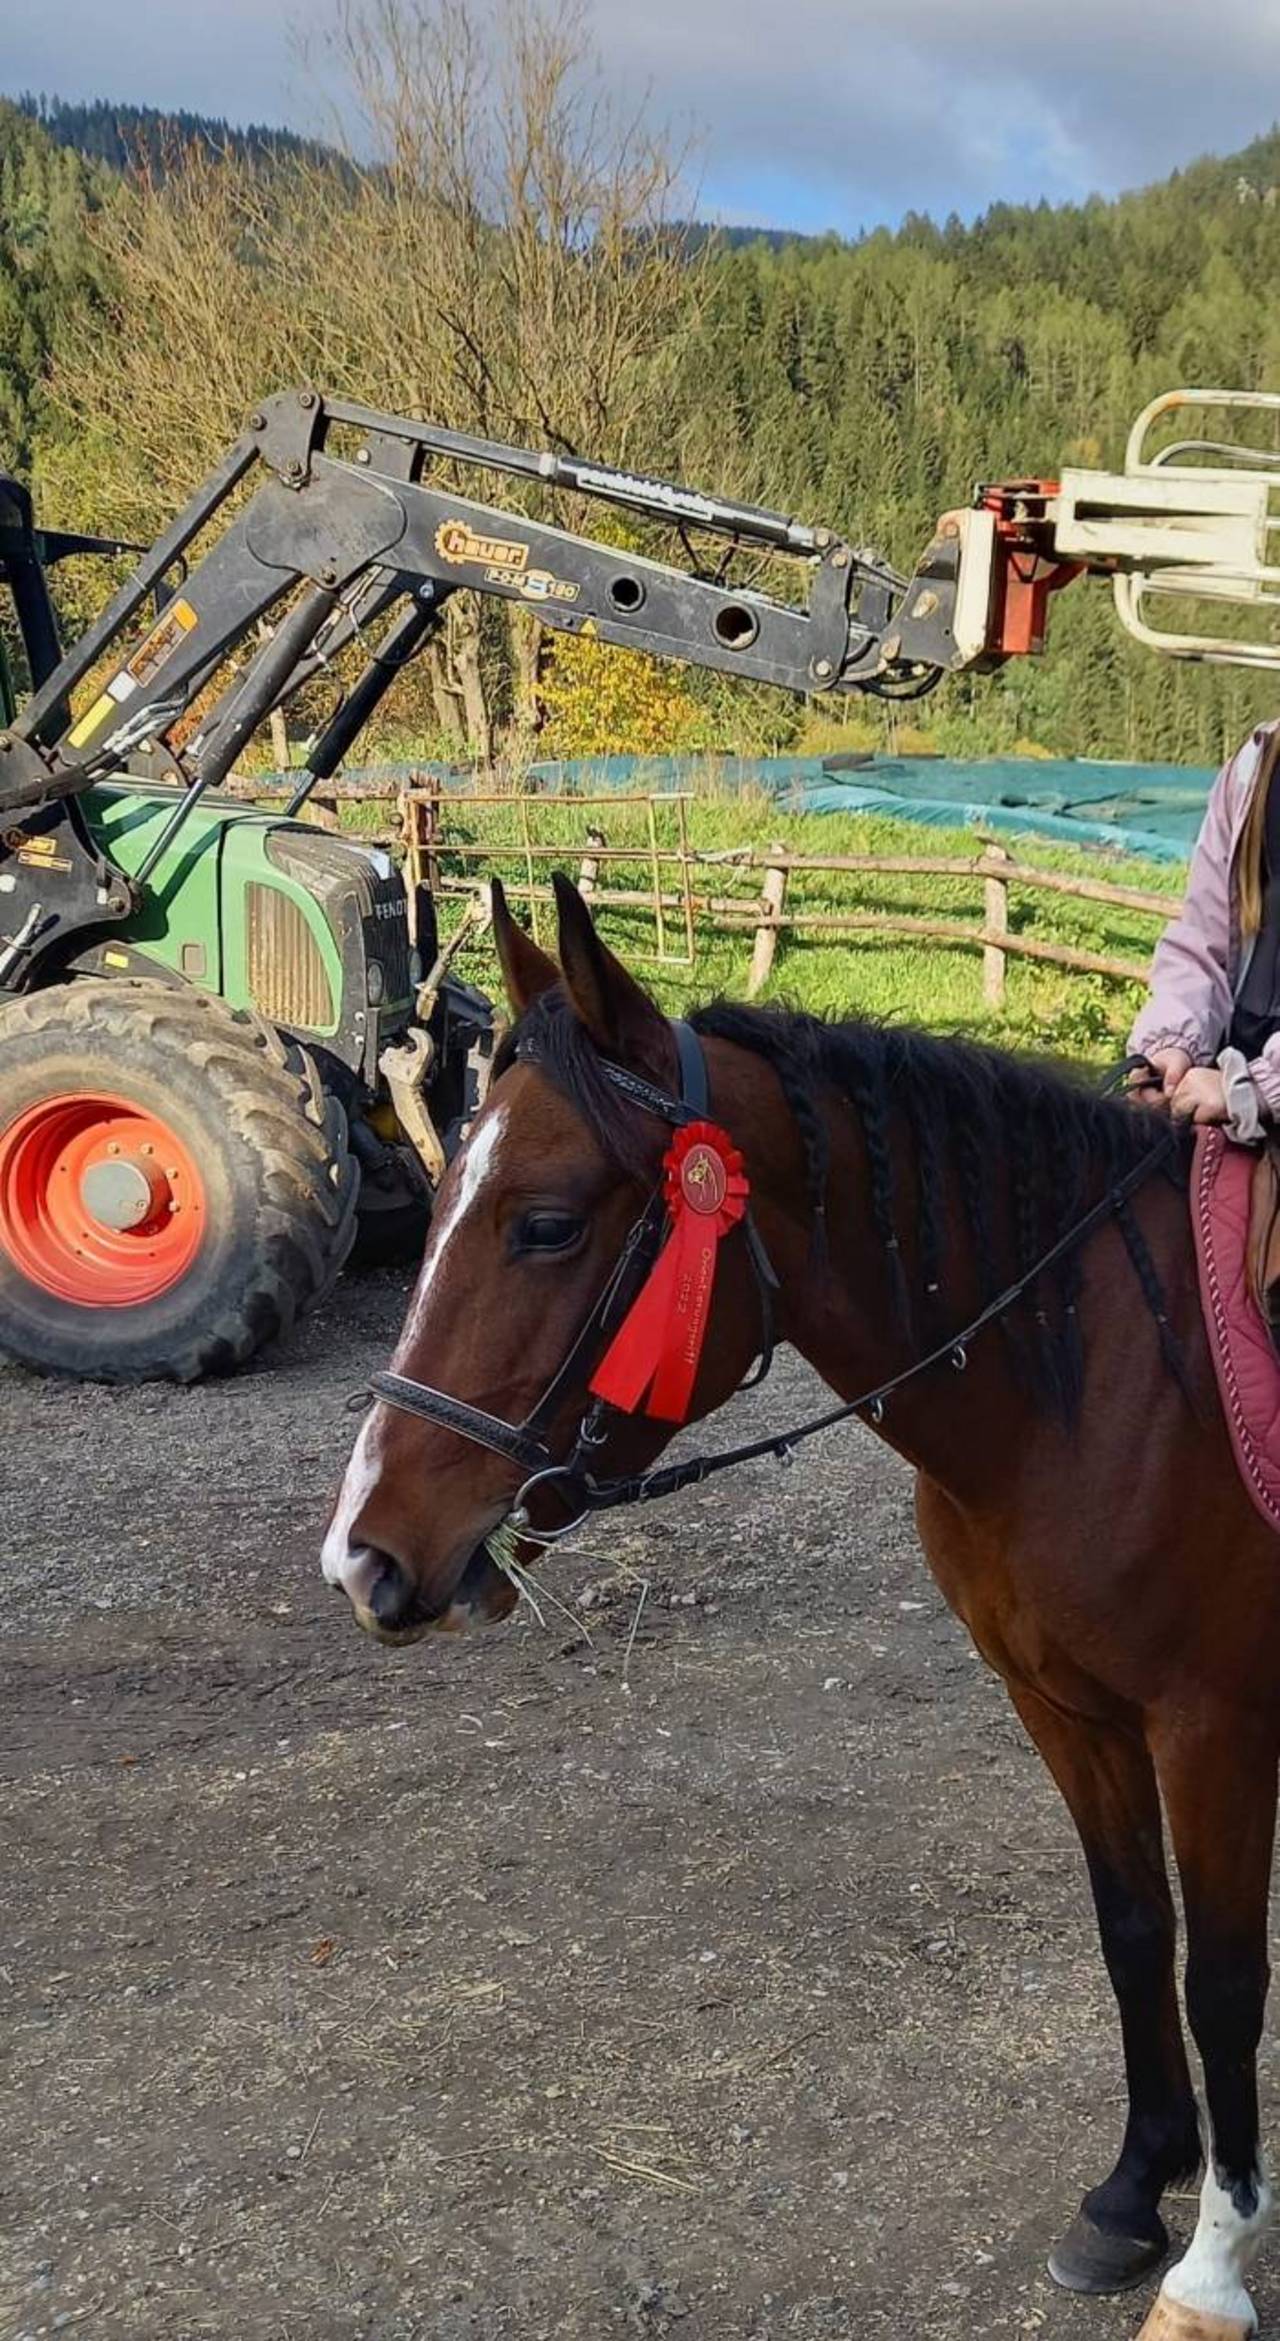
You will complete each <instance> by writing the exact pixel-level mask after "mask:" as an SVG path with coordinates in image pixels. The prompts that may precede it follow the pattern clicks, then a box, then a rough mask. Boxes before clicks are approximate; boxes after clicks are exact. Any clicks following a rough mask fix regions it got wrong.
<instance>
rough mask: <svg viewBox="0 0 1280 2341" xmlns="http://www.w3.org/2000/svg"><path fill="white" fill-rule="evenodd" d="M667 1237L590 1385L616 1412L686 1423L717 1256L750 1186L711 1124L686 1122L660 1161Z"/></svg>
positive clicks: (732, 1149) (731, 1148) (728, 1142)
mask: <svg viewBox="0 0 1280 2341" xmlns="http://www.w3.org/2000/svg"><path fill="white" fill-rule="evenodd" d="M662 1172H663V1198H664V1200H665V1203H666V1207H667V1216H668V1219H669V1221H670V1228H669V1232H668V1235H667V1240H666V1242H665V1244H664V1245H663V1247H662V1250H661V1251H660V1253H659V1254H658V1257H657V1259H656V1261H655V1262H654V1265H653V1267H652V1269H651V1270H650V1272H649V1275H648V1277H647V1279H646V1281H645V1283H644V1285H643V1286H642V1288H641V1290H640V1292H639V1293H638V1295H637V1297H636V1299H635V1301H634V1302H633V1303H632V1306H631V1308H630V1309H629V1310H628V1312H627V1314H626V1316H625V1317H624V1319H623V1321H622V1323H621V1325H620V1326H619V1328H618V1330H617V1332H616V1334H615V1335H614V1338H613V1340H612V1342H611V1343H610V1345H609V1348H608V1349H607V1351H606V1352H605V1355H604V1357H603V1358H602V1359H601V1361H600V1364H599V1366H598V1367H597V1369H596V1372H595V1374H594V1375H593V1377H592V1381H591V1391H592V1395H593V1396H594V1397H596V1398H603V1399H604V1400H605V1401H606V1403H607V1404H608V1405H610V1406H616V1407H617V1408H618V1409H619V1411H620V1412H621V1413H623V1414H634V1413H635V1412H636V1411H637V1409H638V1408H639V1407H640V1406H641V1405H642V1404H643V1406H644V1411H645V1413H646V1414H649V1415H652V1416H654V1417H655V1419H656V1420H657V1421H659V1422H684V1421H685V1420H686V1418H687V1416H688V1412H689V1403H690V1400H691V1398H692V1396H693V1385H694V1383H695V1381H696V1380H697V1374H698V1363H699V1360H700V1358H701V1356H702V1344H703V1341H704V1340H705V1338H706V1331H707V1322H708V1319H709V1317H710V1314H711V1301H712V1296H713V1293H714V1290H715V1275H716V1254H717V1251H718V1248H719V1246H720V1243H721V1241H722V1240H723V1238H724V1237H725V1236H727V1235H728V1233H729V1231H730V1229H731V1228H734V1227H736V1226H737V1225H738V1223H739V1221H740V1220H741V1219H742V1218H743V1217H744V1215H745V1213H746V1208H747V1198H748V1196H749V1194H750V1191H751V1190H750V1187H749V1185H748V1182H747V1174H746V1170H745V1167H744V1165H743V1160H742V1156H741V1154H740V1153H739V1152H738V1149H737V1147H736V1146H735V1145H734V1143H733V1140H732V1138H731V1137H730V1136H729V1133H728V1131H727V1130H722V1129H720V1128H719V1127H718V1125H717V1124H716V1123H715V1122H690V1123H689V1124H688V1125H687V1127H686V1128H685V1129H683V1130H679V1131H677V1133H676V1136H675V1138H674V1139H673V1140H672V1142H671V1145H670V1146H669V1147H668V1149H667V1152H666V1154H665V1155H664V1157H663V1163H662Z"/></svg>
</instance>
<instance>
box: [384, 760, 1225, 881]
mask: <svg viewBox="0 0 1280 2341" xmlns="http://www.w3.org/2000/svg"><path fill="white" fill-rule="evenodd" d="M709 767H710V768H711V769H712V770H714V772H715V775H716V778H717V780H718V781H719V783H720V784H721V786H722V787H726V788H731V789H733V788H740V789H764V790H766V791H767V792H768V793H769V794H770V795H771V796H774V797H776V798H777V799H778V802H779V804H780V805H781V806H782V807H783V808H784V809H785V810H786V811H788V812H796V813H884V814H888V815H891V816H893V818H895V819H897V820H901V821H921V822H925V823H927V824H930V825H931V826H932V827H934V828H965V827H979V828H984V829H997V830H1004V831H1009V832H1014V833H1016V832H1019V831H1021V832H1022V833H1023V834H1026V833H1032V834H1034V835H1036V836H1040V837H1052V838H1056V839H1059V840H1060V841H1062V842H1063V843H1065V844H1069V845H1100V846H1112V847H1115V848H1117V849H1119V850H1120V851H1122V852H1124V853H1133V854H1145V855H1148V856H1151V857H1152V858H1154V859H1155V860H1158V861H1174V862H1180V861H1185V860H1186V859H1187V857H1188V855H1189V854H1190V852H1191V848H1192V846H1193V844H1194V842H1195V836H1196V831H1197V829H1198V828H1199V826H1200V820H1201V816H1202V814H1203V812H1204V807H1205V799H1206V798H1207V796H1208V794H1209V789H1210V785H1211V783H1212V781H1213V773H1212V772H1211V771H1208V770H1204V771H1202V770H1199V769H1195V768H1192V767H1190V766H1186V765H1178V764H1103V763H1084V762H1081V763H1075V762H1070V761H1067V760H1062V761H1053V762H1048V761H1043V760H1040V759H1037V758H1033V757H1017V756H1006V757H993V758H991V759H989V760H987V761H983V762H976V761H975V762H962V761H959V760H955V759H952V758H950V757H941V756H939V757H932V756H866V757H863V756H825V757H824V756H722V757H713V758H707V757H699V758H696V759H691V758H688V757H679V756H598V757H580V758H577V759H575V760H574V761H572V762H564V763H547V764H535V765H533V766H531V767H530V770H529V775H528V778H529V782H530V784H531V785H532V786H534V787H542V788H545V789H546V790H547V791H548V793H549V794H555V795H560V794H564V795H568V796H594V795H597V794H599V795H603V794H604V793H605V792H606V791H612V790H615V789H616V790H618V791H620V792H621V791H623V790H634V791H637V792H640V791H648V790H664V789H678V788H681V787H688V786H690V785H691V783H692V782H693V779H694V776H695V775H696V774H699V773H705V772H706V771H707V770H708V768H709ZM411 774H414V775H418V776H421V777H422V778H427V777H430V778H431V779H434V780H439V781H440V782H441V783H442V784H443V785H444V786H445V787H446V788H450V789H452V788H458V789H459V790H462V791H465V790H466V788H467V787H469V786H471V785H473V782H472V778H471V775H470V773H468V772H465V771H462V770H460V769H458V768H456V767H451V766H447V765H421V764H420V765H412V766H411V765H407V764H406V765H399V764H396V765H390V764H388V765H379V766H370V767H368V768H366V770H365V771H364V772H363V773H359V774H358V773H356V772H354V771H353V772H350V773H349V777H350V778H352V779H356V778H364V779H369V780H372V779H374V778H376V777H382V778H385V779H386V780H387V782H388V783H389V784H394V783H398V782H400V781H403V780H407V779H408V778H409V777H410V775H411Z"/></svg>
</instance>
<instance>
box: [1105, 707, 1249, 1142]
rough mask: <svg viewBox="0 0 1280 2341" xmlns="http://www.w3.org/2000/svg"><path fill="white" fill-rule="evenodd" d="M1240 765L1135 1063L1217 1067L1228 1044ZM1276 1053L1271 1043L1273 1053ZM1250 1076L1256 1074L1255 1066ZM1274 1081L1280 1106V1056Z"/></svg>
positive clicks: (1174, 923)
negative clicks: (1169, 1060) (1171, 1057)
mask: <svg viewBox="0 0 1280 2341" xmlns="http://www.w3.org/2000/svg"><path fill="white" fill-rule="evenodd" d="M1252 744H1253V743H1252V742H1250V743H1249V745H1251V746H1252ZM1237 762H1238V759H1237V758H1236V757H1234V756H1233V757H1232V759H1231V761H1230V763H1229V764H1225V765H1224V766H1223V768H1222V771H1221V772H1220V773H1219V774H1218V777H1217V779H1216V780H1215V782H1214V784H1213V788H1212V790H1211V791H1210V795H1209V802H1208V805H1207V806H1206V808H1205V816H1204V820H1203V821H1202V823H1201V825H1200V835H1199V837H1198V838H1197V839H1196V848H1195V852H1194V854H1193V855H1192V857H1191V871H1190V875H1189V877H1188V879H1187V890H1186V893H1185V894H1184V896H1183V898H1182V908H1181V910H1180V911H1179V912H1178V915H1177V917H1176V918H1172V919H1170V921H1169V924H1168V926H1167V927H1166V928H1165V930H1164V933H1163V934H1162V936H1161V937H1160V940H1159V942H1158V943H1157V945H1156V948H1155V956H1154V958H1153V960H1152V963H1151V988H1150V990H1149V992H1148V994H1147V998H1146V1000H1145V1001H1144V1003H1143V1005H1142V1007H1141V1008H1140V1010H1139V1011H1138V1015H1137V1018H1136V1021H1135V1023H1134V1026H1133V1030H1132V1032H1131V1033H1130V1035H1129V1050H1130V1054H1131V1055H1135V1056H1136V1055H1142V1056H1150V1054H1151V1052H1152V1051H1153V1050H1154V1049H1185V1050H1186V1052H1187V1054H1188V1056H1189V1057H1190V1058H1191V1061H1192V1063H1193V1064H1195V1065H1211V1064H1212V1063H1213V1062H1214V1060H1215V1058H1216V1057H1217V1054H1218V1051H1219V1049H1220V1048H1221V1047H1222V1044H1223V1042H1224V1041H1225V1039H1226V1037H1227V1028H1228V1026H1229V1025H1230V1022H1231V1009H1232V989H1231V971H1230V954H1231V893H1230V886H1231V852H1232V845H1233V841H1234V838H1235V830H1236V818H1237V786H1238V778H1239V776H1238V774H1237V770H1236V767H1237ZM1272 1046H1273V1044H1272V1043H1270V1042H1269V1043H1268V1052H1269V1051H1270V1049H1271V1047H1272ZM1258 1062H1259V1063H1260V1064H1261V1063H1262V1060H1261V1059H1259V1060H1258ZM1250 1071H1251V1072H1253V1071H1254V1068H1253V1067H1252V1066H1251V1067H1250ZM1255 1078H1256V1075H1255ZM1271 1078H1272V1080H1273V1081H1274V1082H1275V1084H1276V1096H1277V1103H1278V1104H1280V1055H1277V1059H1276V1062H1275V1066H1274V1068H1273V1070H1272V1073H1271ZM1258 1086H1259V1088H1262V1087H1263V1084H1262V1083H1261V1082H1259V1084H1258ZM1264 1095H1265V1090H1264Z"/></svg>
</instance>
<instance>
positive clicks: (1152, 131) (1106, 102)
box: [0, 0, 1280, 233]
mask: <svg viewBox="0 0 1280 2341" xmlns="http://www.w3.org/2000/svg"><path fill="white" fill-rule="evenodd" d="M0 4H3V0H0ZM586 4H587V11H588V18H589V22H590V24H591V28H592V32H593V37H594V39H595V42H596V45H597V48H598V50H599V53H600V57H601V61H602V64H603V66H604V70H605V74H606V77H607V79H608V80H609V81H610V82H611V83H612V84H614V85H615V87H617V89H618V90H619V92H620V93H621V94H622V95H623V96H624V97H625V98H626V100H627V102H628V103H632V104H633V103H634V102H635V101H636V100H637V99H638V98H640V97H642V96H644V95H645V94H646V93H647V94H648V96H649V98H650V100H651V103H652V106H653V108H654V110H655V111H656V112H657V114H658V115H659V116H660V117H661V118H663V119H665V120H666V121H668V122H669V123H670V125H671V127H672V129H673V130H674V132H675V134H676V136H677V137H679V138H681V139H683V138H686V137H690V138H695V139H696V141H697V145H698V150H699V155H700V174H699V183H700V187H701V195H702V203H703V208H704V209H706V210H707V211H709V212H711V213H713V214H714V215H716V216H718V217H721V218H725V219H737V220H749V221H756V222H760V223H761V224H792V225H796V226H803V227H817V226H824V225H830V226H833V227H836V228H838V229H840V230H841V231H842V232H844V233H852V232H855V231H856V230H857V229H858V228H859V227H861V226H864V225H869V224H873V223H875V222H877V221H881V220H885V219H889V220H893V219H897V218H900V217H901V215H902V214H903V212H905V211H907V210H911V209H916V210H928V211H931V212H933V213H934V214H935V215H939V216H944V215H945V214H946V213H947V212H949V211H952V210H957V211H960V212H962V213H964V214H966V215H971V214H972V213H973V212H975V211H976V210H979V209H981V208H982V207H983V206H984V205H985V204H987V203H990V202H992V201H994V200H996V199H998V198H1001V197H1004V198H1009V199H1013V200H1022V199H1024V198H1027V197H1031V198H1035V197H1038V196H1041V195H1043V196H1046V197H1047V198H1049V199H1050V200H1051V201H1061V200H1064V199H1069V198H1078V197H1081V196H1084V195H1087V194H1089V193H1092V192H1095V191H1097V192H1101V193H1107V194H1109V193H1115V192H1117V191H1118V190H1120V189H1121V188H1124V187H1131V186H1136V185H1141V184H1143V183H1145V182H1146V181H1148V180H1150V179H1153V178H1158V177H1160V176H1163V175H1164V174H1165V173H1166V172H1168V171H1170V170H1172V169H1174V168H1176V167H1177V166H1178V165H1179V164H1181V163H1185V162H1188V161H1190V160H1192V159H1194V157H1196V156H1197V155H1199V154H1202V153H1205V152H1211V151H1212V152H1230V151H1231V150H1232V149H1234V148H1236V147H1239V146H1241V145H1244V144H1246V143H1247V142H1248V140H1249V139H1251V138H1252V137H1254V136H1256V135H1257V133H1258V132H1259V131H1260V130H1263V129H1265V128H1267V127H1269V125H1270V123H1271V121H1272V119H1273V118H1274V116H1275V115H1276V114H1278V113H1280V0H1164V5H1163V6H1162V7H1160V8H1153V7H1152V6H1151V0H1040V4H1039V5H1038V6H1034V5H1033V6H1028V5H1027V0H913V5H912V7H911V8H910V9H909V10H906V9H902V10H897V11H893V10H888V9H886V8H885V7H884V4H883V0H784V5H782V6H781V7H780V6H779V4H778V0H643V4H642V5H641V4H638V0H586ZM8 7H9V9H10V11H12V12H13V13H15V14H17V6H16V0H8ZM297 15H298V10H297V7H296V0H206V5H205V6H204V7H203V8H201V9H184V10H175V9H174V8H173V6H172V0H109V4H108V0H42V4H41V6H40V7H39V8H32V9H24V10H22V12H21V16H20V19H19V21H18V22H16V23H11V24H9V25H8V26H7V27H6V31H5V38H4V44H3V51H2V52H0V77H2V78H3V84H4V86H5V87H6V88H7V89H8V90H10V91H17V90H19V89H23V88H31V89H43V90H46V91H49V92H56V93H58V94H59V95H62V96H66V97H75V98H83V97H92V96H99V95H102V96H108V97H115V98H119V99H135V100H138V101H140V102H142V103H149V104H153V105H173V106H189V107H192V108H195V109H199V110H203V111H208V112H211V113H220V114H225V115H227V116H229V117H231V118H232V119H236V120H241V121H244V120H248V119H255V120H276V121H285V122H289V123H291V124H293V125H295V126H297V127H301V128H309V127H312V126H314V124H315V122H316V119H317V107H316V100H315V97H314V92H313V89H312V87H311V85H310V84H309V82H308V80H307V77H306V75H305V74H304V73H303V72H302V71H301V70H300V68H299V65H298V60H297V55H296V47H295V44H294V42H293V39H292V36H291V33H290V24H291V21H296V20H297Z"/></svg>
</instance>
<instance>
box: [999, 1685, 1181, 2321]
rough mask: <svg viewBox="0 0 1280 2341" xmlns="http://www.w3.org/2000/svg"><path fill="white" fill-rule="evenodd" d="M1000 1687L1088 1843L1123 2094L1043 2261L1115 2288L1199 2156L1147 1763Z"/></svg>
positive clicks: (1156, 2238)
mask: <svg viewBox="0 0 1280 2341" xmlns="http://www.w3.org/2000/svg"><path fill="white" fill-rule="evenodd" d="M1007 1687H1008V1689H1009V1692H1010V1696H1011V1697H1012V1699H1013V1702H1014V1705H1015V1707H1016V1708H1017V1710H1018V1713H1019V1715H1020V1716H1021V1717H1022V1720H1023V1722H1024V1723H1025V1725H1026V1727H1027V1730H1028V1731H1029V1732H1030V1734H1031V1737H1032V1739H1033V1740H1034V1741H1035V1743H1036V1746H1037V1748H1038V1749H1039V1751H1040V1754H1041V1755H1042V1756H1043V1758H1044V1760H1045V1763H1046V1764H1047V1765H1048V1767H1049V1770H1050V1772H1051V1773H1052V1774H1053V1777H1054V1779H1055V1781H1056V1782H1057V1785H1058V1787H1059V1788H1060V1789H1061V1791H1062V1794H1063V1796H1064V1798H1065V1799H1066V1802H1067V1805H1068V1806H1069V1808H1070V1811H1071V1816H1072V1819H1073V1820H1074V1822H1075V1825H1076V1828H1077V1830H1078V1832H1079V1836H1080V1841H1081V1844H1082V1845H1083V1847H1084V1854H1085V1860H1086V1863H1087V1865H1088V1870H1089V1882H1090V1884H1091V1886H1092V1888H1093V1899H1094V1907H1095V1910H1096V1912H1097V1919H1098V1932H1099V1935H1100V1936H1101V1940H1102V1952H1103V1957H1104V1959H1105V1961H1106V1965H1107V1973H1108V1975H1109V1976H1110V1978H1111V1986H1112V1989H1113V1991H1114V1993H1115V1996H1116V2003H1117V2006H1118V2008H1119V2011H1120V2030H1121V2036H1122V2039H1123V2043H1124V2064H1125V2078H1126V2081H1127V2083H1128V2095H1129V2113H1128V2119H1127V2121H1126V2123H1125V2132H1124V2139H1123V2142H1122V2144H1121V2147H1120V2153H1119V2155H1118V2157H1117V2160H1116V2164H1115V2167H1114V2169H1113V2170H1112V2171H1111V2173H1110V2175H1109V2177H1107V2178H1105V2179H1103V2181H1102V2183H1101V2185H1099V2186H1096V2187H1092V2188H1091V2189H1090V2191H1089V2193H1088V2194H1087V2195H1086V2196H1085V2198H1084V2201H1083V2203H1082V2204H1081V2206H1080V2210H1079V2212H1078V2213H1077V2215H1076V2218H1075V2220H1074V2221H1073V2223H1072V2225H1071V2227H1070V2228H1069V2229H1068V2231H1067V2233H1066V2235H1065V2236H1064V2237H1063V2239H1062V2241H1061V2243H1059V2244H1058V2245H1057V2247H1056V2249H1055V2250H1054V2251H1053V2253H1052V2254H1051V2255H1050V2259H1049V2272H1050V2274H1051V2275H1052V2276H1053V2277H1054V2278H1055V2280H1056V2281H1057V2282H1058V2283H1059V2284H1062V2285H1065V2286H1066V2287H1067V2289H1068V2290H1070V2291H1073V2292H1093V2293H1099V2292H1121V2291H1125V2290H1127V2289H1128V2288H1129V2287H1130V2286H1131V2285H1134V2284H1139V2283H1141V2281H1142V2279H1143V2278H1144V2277H1145V2276H1147V2275H1149V2274H1150V2273H1151V2271H1152V2269H1153V2268H1155V2267H1157V2266H1158V2265H1159V2264H1160V2262H1161V2261H1162V2260H1163V2259H1164V2257H1165V2255H1166V2253H1167V2251H1168V2247H1169V2239H1168V2235H1167V2233H1166V2231H1165V2226H1164V2222H1163V2220H1162V2219H1161V2217H1160V2208H1159V2206H1160V2198H1161V2196H1162V2194H1163V2193H1164V2190H1165V2188H1166V2187H1167V2186H1169V2185H1171V2184H1172V2183H1173V2181H1174V2180H1176V2179H1180V2178H1186V2177H1188V2176H1190V2175H1191V2173H1193V2172H1194V2171H1195V2170H1196V2168H1197V2167H1198V2165H1199V2161H1200V2134H1199V2123H1198V2119H1197V2115H1196V2103H1195V2095H1194V2092H1193V2090H1192V2087H1191V2077H1190V2074H1189V2072H1188V2069H1187V2053H1186V2048H1185V2046H1184V2043H1183V2037H1182V2025H1181V2021H1180V2019H1179V2015H1178V1998H1177V1989H1176V1985H1175V1981H1174V1944H1175V1924H1174V1914H1173V1902H1172V1898H1171V1896H1170V1892H1169V1879H1168V1873H1167V1871H1166V1868H1165V1861H1164V1849H1163V1843H1162V1836H1161V1824H1160V1803H1159V1797H1158V1794H1157V1790H1156V1776H1155V1769H1154V1766H1153V1765H1152V1761H1151V1758H1150V1755H1149V1754H1148V1752H1147V1749H1146V1747H1145V1745H1144V1744H1143V1741H1142V1739H1141V1738H1140V1737H1139V1735H1138V1733H1137V1731H1136V1730H1135V1731H1133V1732H1130V1731H1127V1730H1125V1729H1123V1728H1122V1727H1120V1726H1119V1725H1116V1724H1112V1723H1106V1724H1103V1723H1098V1722H1095V1721H1092V1720H1085V1719H1083V1718H1081V1717H1078V1716H1074V1715H1068V1714H1066V1713H1064V1712H1063V1711H1062V1710H1061V1709H1060V1708H1058V1707H1057V1706H1054V1705H1051V1704H1050V1703H1049V1701H1048V1700H1046V1699H1045V1698H1043V1697H1042V1696H1041V1694H1040V1693H1039V1692H1038V1691H1035V1690H1032V1689H1031V1688H1030V1687H1029V1686H1028V1685H1026V1684H1024V1683H1020V1682H1009V1683H1008V1685H1007Z"/></svg>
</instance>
